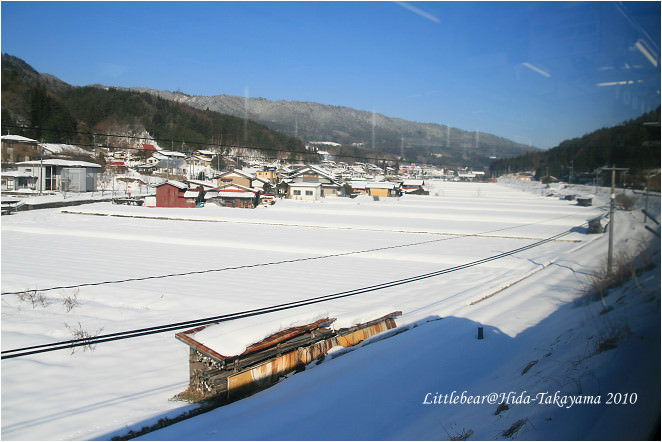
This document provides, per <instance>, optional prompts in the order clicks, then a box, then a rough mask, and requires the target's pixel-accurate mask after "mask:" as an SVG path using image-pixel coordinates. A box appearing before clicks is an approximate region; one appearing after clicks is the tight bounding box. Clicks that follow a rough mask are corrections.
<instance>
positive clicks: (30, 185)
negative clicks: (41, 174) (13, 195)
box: [0, 170, 37, 192]
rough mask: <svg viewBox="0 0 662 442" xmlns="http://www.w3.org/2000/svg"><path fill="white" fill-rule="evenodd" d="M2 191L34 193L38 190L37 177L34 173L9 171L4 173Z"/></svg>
mask: <svg viewBox="0 0 662 442" xmlns="http://www.w3.org/2000/svg"><path fill="white" fill-rule="evenodd" d="M1 176H2V184H1V187H0V188H1V189H2V191H3V192H17V191H18V192H20V191H26V190H28V191H34V190H35V189H36V188H37V177H36V176H34V175H33V174H32V172H25V171H22V172H19V171H18V170H7V171H3V172H2V175H1Z"/></svg>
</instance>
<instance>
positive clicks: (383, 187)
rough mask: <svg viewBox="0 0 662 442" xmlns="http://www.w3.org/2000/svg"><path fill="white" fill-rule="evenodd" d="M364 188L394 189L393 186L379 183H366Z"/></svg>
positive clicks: (382, 182) (387, 183)
mask: <svg viewBox="0 0 662 442" xmlns="http://www.w3.org/2000/svg"><path fill="white" fill-rule="evenodd" d="M365 187H366V188H367V189H395V184H394V183H389V182H387V181H381V182H379V183H366V185H365Z"/></svg>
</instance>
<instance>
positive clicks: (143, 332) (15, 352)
mask: <svg viewBox="0 0 662 442" xmlns="http://www.w3.org/2000/svg"><path fill="white" fill-rule="evenodd" d="M571 231H572V229H569V230H566V231H564V232H561V233H558V234H556V235H553V236H551V237H549V238H546V239H543V240H541V241H537V242H535V243H532V244H529V245H526V246H523V247H519V248H517V249H514V250H510V251H508V252H503V253H500V254H498V255H493V256H490V257H487V258H483V259H479V260H476V261H472V262H469V263H465V264H461V265H458V266H454V267H449V268H446V269H442V270H437V271H435V272H430V273H425V274H422V275H416V276H412V277H408V278H403V279H398V280H395V281H390V282H385V283H381V284H375V285H371V286H367V287H362V288H358V289H353V290H347V291H343V292H338V293H333V294H329V295H323V296H317V297H313V298H308V299H304V300H300V301H293V302H288V303H284V304H277V305H273V306H269V307H263V308H258V309H253V310H246V311H243V312H237V313H230V314H226V315H219V316H212V317H208V318H202V319H197V320H191V321H184V322H177V323H170V324H164V325H160V326H154V327H147V328H142V329H137V330H130V331H125V332H117V333H111V334H107V335H99V336H93V337H88V338H82V339H72V340H69V341H60V342H53V343H50V344H41V345H34V346H30V347H22V348H16V349H11V350H5V351H2V357H1V359H11V358H17V357H21V356H28V355H32V354H37V353H45V352H51V351H56V350H63V349H70V348H74V347H81V346H89V345H95V344H99V343H103V342H112V341H119V340H122V339H130V338H136V337H140V336H148V335H153V334H158V333H165V332H169V331H175V330H180V329H182V328H189V327H199V326H203V325H209V324H215V323H219V322H226V321H232V320H235V319H240V318H247V317H252V316H259V315H264V314H267V313H273V312H277V311H282V310H289V309H294V308H298V307H304V306H307V305H312V304H318V303H321V302H326V301H331V300H336V299H341V298H346V297H350V296H356V295H359V294H364V293H370V292H374V291H377V290H383V289H387V288H392V287H396V286H399V285H403V284H410V283H413V282H417V281H421V280H424V279H428V278H433V277H437V276H441V275H445V274H448V273H452V272H456V271H459V270H463V269H466V268H470V267H475V266H478V265H481V264H485V263H487V262H490V261H495V260H497V259H502V258H505V257H507V256H511V255H514V254H516V253H520V252H523V251H526V250H529V249H532V248H534V247H538V246H541V245H543V244H546V243H548V242H550V241H554V240H556V239H558V238H560V237H562V236H565V235H567V234H569V233H570V232H571Z"/></svg>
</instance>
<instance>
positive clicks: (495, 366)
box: [2, 182, 660, 440]
mask: <svg viewBox="0 0 662 442" xmlns="http://www.w3.org/2000/svg"><path fill="white" fill-rule="evenodd" d="M430 190H431V191H430V195H429V196H414V195H408V196H405V197H402V198H389V199H384V198H382V199H381V200H380V201H374V200H372V199H370V198H367V197H359V198H356V199H345V198H337V199H326V200H324V201H319V202H304V201H289V200H281V201H278V203H277V204H276V205H274V206H270V207H259V208H257V209H255V210H248V209H232V208H221V207H217V206H213V205H209V206H207V207H204V208H195V209H174V208H148V207H129V206H113V205H112V204H110V203H95V204H89V205H85V206H77V207H72V208H66V209H44V210H35V211H29V212H20V213H18V214H15V215H11V216H6V217H3V218H2V292H3V293H5V292H16V291H22V290H35V289H36V290H41V292H40V293H42V294H43V295H44V296H45V298H46V300H45V302H44V303H43V305H42V304H41V303H37V305H34V306H33V304H32V303H31V302H29V301H27V300H21V299H20V298H19V296H18V295H14V294H5V295H3V296H2V350H3V351H5V350H9V349H15V348H19V347H26V346H30V345H38V344H43V343H50V342H55V341H60V340H67V339H71V338H72V330H75V329H79V330H85V331H87V332H89V333H91V334H95V333H102V334H107V333H113V332H119V331H126V330H133V329H138V328H143V327H149V326H157V325H163V324H169V323H173V322H180V321H187V320H194V319H199V318H205V317H209V316H214V315H221V314H227V313H234V312H239V311H244V310H248V309H253V308H260V307H265V306H270V305H275V304H281V303H284V302H290V301H298V300H301V299H307V298H312V297H316V296H323V295H329V294H334V293H339V292H343V291H347V290H353V289H357V288H361V287H368V286H372V285H376V284H381V283H385V282H390V281H396V280H400V279H404V278H409V277H412V276H417V275H424V274H427V273H431V272H436V271H439V270H443V269H446V268H450V267H454V266H457V265H461V264H465V263H470V262H474V261H477V260H480V259H483V258H486V257H491V256H497V255H500V254H502V253H504V252H508V251H511V250H515V249H518V248H520V247H524V246H527V245H530V244H533V243H535V242H537V241H539V240H542V239H545V238H549V237H551V236H553V235H556V234H558V233H561V232H564V231H567V230H571V231H570V232H569V233H568V234H567V235H565V236H563V237H560V238H559V239H557V240H555V241H551V242H548V243H545V244H542V245H540V246H538V247H534V248H530V249H527V250H523V251H522V252H520V253H517V254H513V255H509V256H506V257H503V258H501V259H497V260H492V261H489V262H486V263H484V264H481V265H477V266H473V267H468V268H465V269H462V270H459V271H455V272H452V273H446V274H443V275H440V276H437V277H432V278H426V279H421V280H418V281H416V282H411V283H407V284H401V285H397V286H391V287H388V288H384V289H381V290H374V291H370V292H366V293H363V294H359V295H356V296H352V297H348V298H343V299H339V300H334V301H328V302H325V303H320V304H315V305H310V306H306V307H302V308H298V309H292V310H286V311H282V312H277V313H270V314H267V315H263V316H256V317H252V318H246V319H242V320H238V321H231V322H227V323H223V324H221V325H218V326H216V327H218V329H217V331H218V330H221V332H220V333H216V334H215V341H218V345H219V346H226V348H227V351H229V352H234V351H237V349H238V348H239V349H240V348H242V346H245V345H248V344H250V343H252V342H254V341H255V340H258V339H260V338H261V337H264V336H266V335H268V334H269V333H271V332H273V331H274V330H276V329H278V328H283V327H287V326H288V325H293V324H299V323H301V322H302V321H303V322H305V321H307V320H310V319H315V318H319V317H321V316H322V315H329V316H331V317H335V318H338V320H337V321H336V322H337V324H336V325H337V326H343V325H348V324H352V323H357V322H363V321H365V320H370V319H375V318H377V317H379V316H382V315H384V314H386V313H389V312H392V311H396V310H401V311H402V312H403V315H402V316H401V317H400V318H398V319H397V323H398V325H399V326H400V328H399V329H396V331H397V332H401V331H402V332H401V333H399V334H395V333H394V332H391V333H387V334H385V335H382V336H378V337H376V338H373V339H372V340H369V341H367V342H366V343H364V344H363V345H361V346H360V347H359V348H358V349H356V350H355V351H350V352H338V353H334V355H333V357H329V358H327V359H326V360H325V361H324V362H323V363H322V364H320V365H316V366H315V365H311V366H309V367H308V369H307V370H305V371H304V372H302V373H298V374H296V375H294V376H290V377H288V378H287V379H284V380H283V381H281V382H280V383H279V384H277V385H276V386H274V387H272V388H270V389H268V390H266V391H263V392H261V393H259V394H257V395H254V396H252V397H250V398H247V399H244V400H241V401H239V402H236V403H233V404H230V405H228V406H225V407H222V408H219V409H217V410H214V411H212V412H210V413H207V414H205V415H202V416H199V417H197V418H193V419H190V420H188V421H185V422H182V423H180V424H176V425H173V426H170V427H167V428H165V429H163V430H160V431H157V432H154V433H150V434H148V435H146V436H145V438H153V439H313V440H314V439H448V438H453V437H460V436H462V435H464V436H467V435H469V433H471V439H495V438H503V437H506V436H507V435H508V434H507V433H506V436H504V434H503V432H506V431H507V430H508V429H509V428H510V427H511V426H512V425H513V424H518V425H515V427H514V428H517V427H518V428H519V431H518V432H517V433H516V436H517V437H518V438H525V439H568V438H569V439H602V438H617V439H618V438H633V439H636V438H638V437H644V438H645V437H647V436H648V435H649V433H650V431H651V429H652V425H653V423H655V422H656V419H657V418H659V404H660V387H659V375H660V365H659V362H660V361H659V340H660V328H659V314H660V278H659V267H658V268H657V269H656V270H654V271H652V272H649V273H646V274H644V275H641V276H640V277H639V278H638V280H637V281H634V282H632V283H629V285H626V286H625V287H623V288H621V289H619V291H618V292H616V291H615V292H614V293H612V294H610V295H609V296H608V297H607V298H606V303H607V305H609V306H612V307H613V310H611V311H609V312H608V313H606V314H603V315H601V314H600V312H601V311H602V310H603V309H604V305H603V304H602V303H600V302H598V303H591V304H589V305H587V306H577V305H576V304H575V303H574V302H573V301H574V300H575V299H576V298H577V297H578V296H579V295H580V294H581V293H582V290H583V289H584V288H585V286H586V285H587V283H588V281H589V276H590V274H591V273H592V272H594V271H595V270H597V269H599V268H601V267H602V266H603V265H604V261H605V256H606V252H607V235H606V234H603V235H587V234H586V227H585V224H584V223H585V221H586V220H587V219H590V218H594V217H596V216H599V215H602V214H604V213H605V212H606V210H607V209H606V203H607V200H608V190H605V189H594V188H581V187H573V188H565V189H564V188H561V187H560V186H556V187H553V188H545V187H543V186H538V185H533V184H522V183H517V182H510V183H508V182H504V183H500V184H467V183H447V182H432V183H431V189H430ZM564 192H565V193H573V194H584V195H587V194H594V206H592V207H579V206H577V205H576V203H575V202H574V201H567V200H561V199H560V198H559V195H561V194H563V193H564ZM545 195H551V196H545ZM638 204H639V206H638V207H642V204H643V201H639V202H638ZM649 208H650V209H651V210H652V211H653V212H654V213H656V214H657V216H658V219H659V197H657V198H655V199H653V198H651V200H650V201H649ZM98 215H104V216H98ZM643 218H644V217H643V214H641V212H640V211H638V210H637V211H633V212H624V211H619V212H618V213H617V215H616V220H615V224H614V225H615V231H616V235H615V237H616V243H615V244H616V247H615V250H616V253H617V254H618V255H622V254H624V253H626V252H627V253H631V252H633V251H634V250H636V249H637V248H638V247H640V246H643V245H646V244H647V243H648V242H649V241H650V240H651V239H653V243H654V244H655V245H656V246H657V245H659V240H658V239H657V238H656V237H654V236H653V235H652V234H650V233H649V232H648V231H646V229H645V228H644V223H643ZM649 224H651V225H653V224H652V223H649ZM657 250H658V253H657V254H656V255H654V256H655V259H656V261H657V262H658V263H659V248H658V249H657ZM256 264H261V265H260V266H256ZM237 267H239V268H237ZM201 270H218V271H213V272H205V273H196V274H191V275H181V276H170V277H166V278H159V279H142V280H141V279H140V278H143V277H148V276H158V275H170V274H175V273H177V274H179V273H187V272H196V271H201ZM130 278H137V279H138V280H134V281H131V282H123V283H114V284H103V285H95V286H82V287H79V288H69V289H57V290H46V289H48V288H51V287H57V286H74V285H78V284H89V283H95V282H101V281H116V280H123V279H130ZM73 296H76V299H77V301H78V305H76V306H74V308H73V309H71V311H67V308H66V306H65V305H64V304H65V303H64V300H65V299H67V298H69V299H72V297H73ZM440 319H441V320H440ZM479 326H480V327H483V328H484V330H485V339H483V340H478V339H476V332H477V328H478V327H479ZM626 326H627V329H626ZM219 335H220V336H221V339H219V338H218V336H219ZM612 335H618V336H620V337H621V338H622V339H621V340H620V341H619V342H618V346H617V347H616V348H615V349H611V350H608V351H602V352H598V351H597V348H598V345H599V343H600V342H602V341H604V338H603V337H604V336H609V337H611V336H612ZM223 336H225V338H223ZM385 336H388V338H386V339H384V337H385ZM651 348H652V349H655V350H656V351H657V353H656V354H653V355H651V354H650V349H651ZM220 352H221V353H223V351H220ZM533 361H537V362H536V363H535V364H534V365H531V364H530V363H532V362H533ZM529 365H531V367H530V368H529V369H528V370H526V373H524V374H522V372H523V371H525V368H526V367H528V366H529ZM652 381H655V382H656V384H655V385H651V384H650V382H652ZM187 385H188V347H186V345H184V344H182V343H181V342H179V341H177V340H176V339H175V338H174V332H169V333H164V334H156V335H151V336H146V337H141V338H135V339H127V340H123V341H116V342H109V343H102V344H98V345H97V346H96V347H95V349H94V351H89V350H88V351H83V350H82V349H78V350H77V351H76V352H75V353H73V354H72V353H71V351H69V350H64V351H56V352H51V353H43V354H37V355H31V356H25V357H21V358H15V359H4V360H3V361H2V438H3V439H20V440H70V439H108V438H111V437H113V436H117V435H124V434H126V433H128V432H129V431H130V430H136V431H137V430H140V429H141V428H142V427H143V426H146V425H152V424H154V423H156V421H158V420H159V419H160V418H163V417H173V416H176V415H179V414H181V413H183V412H184V411H186V410H188V409H190V408H192V407H194V406H193V405H186V404H183V403H181V402H176V401H172V400H169V399H170V398H172V397H173V396H174V395H176V394H177V393H179V392H181V391H183V390H184V389H185V388H186V387H187ZM454 391H455V393H454V394H455V396H459V397H460V399H458V400H460V401H461V400H462V399H461V398H462V396H461V395H462V393H463V392H465V391H466V393H464V397H465V398H466V397H467V395H479V396H487V395H489V394H490V393H496V394H497V395H498V394H506V395H507V394H508V393H509V392H513V394H515V396H518V397H520V398H522V399H521V401H523V400H524V397H525V395H527V394H528V395H532V396H533V399H534V400H535V399H537V398H541V399H543V400H544V399H545V398H546V397H552V399H553V395H554V392H556V391H559V392H560V393H559V394H561V395H566V396H567V395H576V394H584V395H596V394H601V395H602V397H603V398H602V402H603V403H604V402H605V401H606V400H607V395H608V393H610V392H611V393H621V394H623V393H635V394H636V395H637V398H636V404H635V405H620V406H605V405H601V406H596V405H590V406H589V405H574V406H573V407H571V408H561V407H558V406H556V405H554V404H552V405H545V404H542V405H541V404H537V403H529V404H514V403H513V400H509V401H510V403H511V405H510V408H509V409H508V410H505V411H502V412H500V413H499V414H498V415H496V414H495V412H496V410H497V405H496V404H494V403H489V404H488V403H483V404H481V405H476V404H472V405H468V404H457V403H456V404H437V403H435V401H439V399H435V397H437V398H439V395H442V396H443V395H448V396H449V397H450V395H451V394H452V393H453V392H454ZM544 392H549V393H550V395H549V396H545V395H542V396H538V397H536V394H539V393H544ZM455 396H454V397H455ZM449 399H450V398H449ZM628 400H630V401H632V395H630V396H629V398H628ZM485 401H487V399H485ZM425 402H432V403H430V404H427V403H425ZM617 420H620V421H622V422H624V423H626V424H627V425H626V426H625V427H623V428H625V430H623V432H621V433H618V432H617V430H616V429H617V428H618V426H616V425H615V422H617ZM622 422H619V423H622ZM513 431H514V430H513Z"/></svg>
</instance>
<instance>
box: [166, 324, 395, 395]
mask: <svg viewBox="0 0 662 442" xmlns="http://www.w3.org/2000/svg"><path fill="white" fill-rule="evenodd" d="M401 314H402V312H399V311H398V312H393V313H390V314H388V315H385V316H382V317H381V318H378V319H375V320H373V321H370V322H366V323H362V324H356V325H354V326H352V327H348V328H341V329H338V330H334V329H333V328H332V327H331V325H332V324H333V322H334V321H335V319H334V318H324V319H320V320H317V321H315V322H311V323H309V324H306V325H302V326H297V327H291V328H288V329H286V330H281V331H278V332H277V333H273V334H271V335H269V336H268V337H266V338H265V339H263V340H262V341H259V342H256V343H254V344H251V345H248V346H247V347H245V350H244V351H243V352H241V353H240V354H235V355H224V354H222V352H219V351H218V350H217V349H216V348H215V346H216V345H218V344H217V343H218V342H219V341H222V340H223V336H224V335H223V329H222V328H220V327H223V326H224V325H225V324H227V323H223V324H212V325H206V326H201V327H197V328H194V329H192V330H188V331H184V332H181V333H177V334H176V335H175V337H176V338H177V339H178V340H180V341H181V342H183V343H185V344H186V345H188V346H189V347H190V352H189V388H190V389H191V390H193V391H197V392H199V393H201V394H203V395H205V396H215V397H220V398H224V399H227V400H234V399H238V398H241V397H242V396H244V395H246V394H248V393H251V392H253V391H256V390H259V389H263V388H266V387H268V386H270V385H272V384H274V383H275V382H277V380H278V379H279V378H280V377H281V376H284V375H286V374H287V373H290V372H292V371H295V370H297V369H299V368H301V367H304V366H305V365H306V364H309V363H310V362H312V361H314V360H316V359H320V358H321V357H323V356H325V355H326V354H328V352H329V350H330V349H331V348H333V347H339V346H340V347H352V346H354V345H357V344H359V343H361V342H363V341H364V340H366V339H368V338H369V337H371V336H374V335H377V334H379V333H381V332H384V331H386V330H389V329H392V328H395V327H396V323H395V318H396V317H398V316H400V315H401ZM239 321H240V320H239ZM232 322H233V323H234V322H235V321H232ZM242 327H244V326H243V325H242ZM229 333H230V335H231V334H232V333H233V332H232V331H230V332H229Z"/></svg>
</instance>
